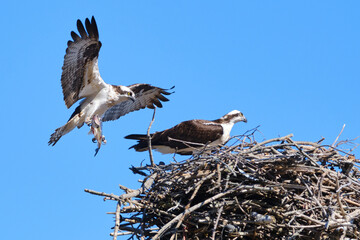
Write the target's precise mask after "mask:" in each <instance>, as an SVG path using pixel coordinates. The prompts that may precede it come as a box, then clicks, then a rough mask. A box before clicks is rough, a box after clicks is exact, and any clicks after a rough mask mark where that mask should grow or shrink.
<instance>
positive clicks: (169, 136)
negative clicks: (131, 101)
mask: <svg viewBox="0 0 360 240" xmlns="http://www.w3.org/2000/svg"><path fill="white" fill-rule="evenodd" d="M241 121H243V122H247V120H246V118H245V116H244V115H243V114H242V113H241V112H240V111H238V110H233V111H231V112H229V113H228V114H226V115H224V116H223V117H221V118H219V119H217V120H214V121H207V120H198V119H195V120H190V121H185V122H182V123H180V124H178V125H176V126H175V127H172V128H169V129H166V130H164V131H161V132H155V133H153V134H151V135H150V136H151V147H152V148H153V149H156V150H157V151H159V152H161V153H178V154H180V155H192V154H193V153H195V152H197V151H198V150H201V149H202V148H204V147H205V146H210V147H212V146H218V145H220V144H224V143H225V142H226V141H228V140H229V138H230V131H231V129H232V127H233V126H234V124H235V123H237V122H241ZM125 138H126V139H133V140H138V143H137V144H135V145H133V146H131V147H130V148H134V149H135V150H136V151H138V152H143V151H146V150H148V148H149V146H148V138H147V135H144V134H131V135H128V136H126V137H125Z"/></svg>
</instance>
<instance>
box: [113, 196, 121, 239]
mask: <svg viewBox="0 0 360 240" xmlns="http://www.w3.org/2000/svg"><path fill="white" fill-rule="evenodd" d="M120 209H121V202H120V201H118V203H117V205H116V213H115V227H114V237H113V240H116V238H117V232H118V231H119V226H120Z"/></svg>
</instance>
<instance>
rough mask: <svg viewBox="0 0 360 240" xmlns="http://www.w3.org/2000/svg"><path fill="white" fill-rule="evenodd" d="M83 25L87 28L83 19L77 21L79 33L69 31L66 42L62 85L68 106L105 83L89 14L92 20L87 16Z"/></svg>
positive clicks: (96, 36) (92, 23) (97, 33)
mask: <svg viewBox="0 0 360 240" xmlns="http://www.w3.org/2000/svg"><path fill="white" fill-rule="evenodd" d="M85 27H86V30H85V28H84V25H83V24H82V22H81V21H80V20H77V29H78V31H79V33H80V36H79V35H77V34H76V33H75V32H73V31H72V32H71V37H72V38H73V41H68V43H67V45H68V48H67V49H66V54H65V57H64V65H63V67H62V69H63V72H62V75H61V86H62V89H63V94H64V101H65V104H66V106H67V107H68V108H70V107H71V106H72V105H73V104H74V103H75V102H76V101H78V100H79V99H81V98H83V97H87V96H90V95H92V94H94V93H96V92H98V91H99V90H100V89H101V88H102V87H104V86H105V83H104V81H103V80H102V79H101V77H100V74H99V68H98V56H99V51H100V48H101V42H100V41H99V32H98V29H97V26H96V22H95V18H94V17H92V18H91V22H90V21H89V19H88V18H86V20H85Z"/></svg>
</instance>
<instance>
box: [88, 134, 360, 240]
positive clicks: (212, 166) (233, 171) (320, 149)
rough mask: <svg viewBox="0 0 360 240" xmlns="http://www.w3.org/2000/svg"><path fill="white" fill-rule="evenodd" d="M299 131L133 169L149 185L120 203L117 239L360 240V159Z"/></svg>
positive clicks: (243, 140)
mask: <svg viewBox="0 0 360 240" xmlns="http://www.w3.org/2000/svg"><path fill="white" fill-rule="evenodd" d="M291 137H292V135H289V136H285V137H281V138H275V139H271V140H267V141H264V142H262V143H257V142H256V141H255V140H254V136H253V134H249V135H243V136H241V137H240V138H239V137H238V138H237V139H238V141H237V142H236V144H234V145H233V146H225V147H222V148H221V149H217V150H216V151H214V152H213V153H211V154H203V155H199V156H193V157H192V158H191V159H188V160H185V161H182V162H176V163H170V164H168V165H164V164H163V165H157V166H145V167H137V168H135V167H133V168H132V170H133V172H134V173H136V174H140V175H141V176H144V180H143V184H142V187H141V188H140V189H138V190H131V189H128V188H126V187H124V186H120V187H121V189H123V190H125V194H123V195H114V194H106V193H101V192H96V191H93V190H85V191H87V192H89V193H92V194H97V195H101V196H104V197H105V199H109V200H115V201H117V203H118V204H117V209H116V212H114V213H113V214H115V227H114V232H113V233H112V234H111V235H112V236H113V237H114V239H116V237H117V236H119V235H127V234H129V238H130V239H360V181H359V179H360V171H359V164H358V163H359V160H358V159H356V158H355V157H354V156H353V155H351V154H347V153H345V152H343V151H341V150H339V149H336V148H335V147H332V146H328V145H327V146H326V145H321V142H320V141H319V142H299V141H294V140H292V139H291Z"/></svg>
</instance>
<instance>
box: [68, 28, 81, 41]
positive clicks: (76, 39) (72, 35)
mask: <svg viewBox="0 0 360 240" xmlns="http://www.w3.org/2000/svg"><path fill="white" fill-rule="evenodd" d="M70 34H71V37H72V39H73V40H74V42H76V41H78V40H80V39H81V38H80V37H79V35H77V33H76V32H74V31H71V33H70Z"/></svg>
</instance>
